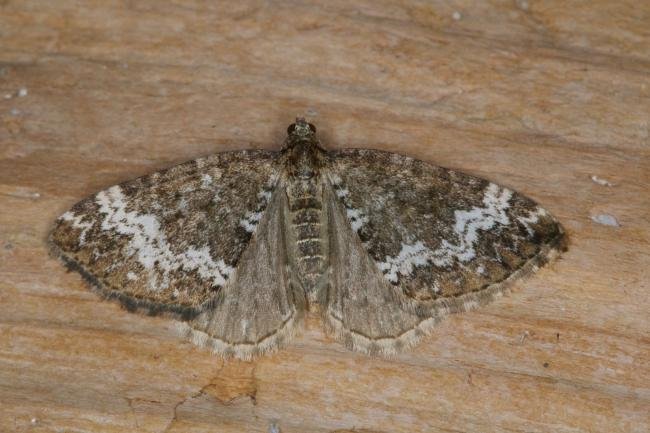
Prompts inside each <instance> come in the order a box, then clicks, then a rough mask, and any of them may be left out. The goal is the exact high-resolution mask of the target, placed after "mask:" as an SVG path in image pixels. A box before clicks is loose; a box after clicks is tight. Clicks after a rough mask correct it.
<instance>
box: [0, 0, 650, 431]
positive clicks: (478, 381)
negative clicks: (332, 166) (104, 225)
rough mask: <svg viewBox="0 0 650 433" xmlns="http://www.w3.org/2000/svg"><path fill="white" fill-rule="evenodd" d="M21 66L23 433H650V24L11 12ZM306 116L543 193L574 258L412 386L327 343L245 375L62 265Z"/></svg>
mask: <svg viewBox="0 0 650 433" xmlns="http://www.w3.org/2000/svg"><path fill="white" fill-rule="evenodd" d="M0 62H1V63H0V431H2V432H136V431H137V432H178V433H180V432H267V431H269V428H270V426H271V424H272V423H273V422H275V423H277V426H278V427H279V429H280V431H282V432H284V433H289V432H316V433H319V432H334V431H335V432H339V433H340V432H350V431H355V432H365V433H369V432H383V433H389V432H409V433H410V432H419V431H426V432H566V433H582V432H636V433H643V432H648V431H650V415H649V408H650V335H649V334H650V333H649V330H650V318H649V313H650V285H649V282H648V281H649V280H650V275H649V271H648V269H649V268H650V252H649V251H650V250H649V245H650V222H649V221H650V187H649V183H650V158H649V157H650V3H648V2H639V1H632V0H628V1H616V2H614V1H605V0H600V1H569V2H567V1H564V0H554V1H536V0H527V1H523V0H520V1H514V0H513V1H496V0H492V1H481V2H478V1H476V2H471V1H461V0H459V1H453V2H448V3H446V2H442V1H426V2H425V1H411V2H407V1H401V2H400V1H369V0H368V1H349V0H335V1H327V2H318V3H317V2H314V3H309V2H305V1H300V0H295V1H290V0H287V1H274V2H264V1H252V0H241V1H236V2H209V1H204V2H203V1H180V0H178V1H173V0H170V1H165V2H162V1H154V0H149V1H127V0H124V1H117V0H116V1H99V0H97V1H94V2H90V1H33V0H2V1H0ZM20 89H24V90H23V91H22V92H21V91H20ZM297 114H306V115H307V116H308V117H309V118H310V119H312V120H313V121H314V122H315V123H316V124H317V126H318V128H319V131H320V132H321V137H322V138H323V141H324V142H325V144H326V145H327V146H328V147H330V148H337V147H354V146H356V147H371V148H376V149H384V150H391V151H397V152H401V153H404V154H407V155H411V156H415V157H418V158H420V159H424V160H427V161H431V162H435V163H437V164H439V165H443V166H448V167H453V168H457V169H461V170H464V171H467V172H470V173H473V174H476V175H481V176H484V177H487V178H489V179H490V180H493V181H495V182H499V183H501V184H504V185H507V186H508V187H511V188H513V189H515V190H518V191H520V192H523V193H525V194H527V195H529V196H530V197H532V198H534V199H536V200H538V201H539V202H541V203H542V204H543V206H544V207H546V208H547V209H549V210H550V211H552V212H553V213H554V214H555V215H556V216H557V217H559V219H560V220H561V221H562V222H563V223H564V225H565V227H566V229H567V231H568V233H569V236H570V239H571V244H570V250H569V251H568V252H567V253H566V254H564V256H563V257H562V258H561V260H559V261H558V262H555V263H554V264H553V265H551V266H550V267H548V268H545V269H543V270H542V271H541V272H540V273H538V274H537V275H536V276H535V277H533V278H532V279H530V280H528V281H526V282H524V283H522V284H521V285H520V287H519V288H518V290H517V291H516V292H515V293H514V294H512V295H511V296H509V297H507V298H505V299H503V300H500V301H498V302H497V303H495V304H492V305H491V306H489V307H487V308H484V309H481V310H479V311H477V312H473V313H468V314H464V315H460V316H455V317H452V318H450V319H448V320H446V321H445V322H444V323H442V324H441V325H440V326H439V327H438V328H437V329H436V330H435V332H434V333H433V335H432V336H431V337H429V338H427V339H425V340H424V341H423V342H422V344H421V345H420V346H418V347H417V349H415V350H413V351H412V352H409V353H406V354H403V355H401V356H398V357H396V358H395V359H392V360H385V359H372V358H368V357H366V356H362V355H359V354H355V353H351V352H348V351H346V350H344V349H343V348H342V347H341V346H339V345H338V344H336V343H335V342H333V341H331V340H330V339H328V338H327V337H326V336H324V335H323V333H322V332H321V330H320V328H319V324H318V321H317V320H315V319H313V318H312V319H310V321H309V322H308V328H307V330H305V332H304V333H303V334H302V335H301V336H299V337H298V338H297V339H296V340H295V342H294V343H293V345H292V346H291V347H290V348H289V349H287V350H283V351H281V352H280V353H278V354H277V355H274V356H270V357H265V358H262V359H259V360H258V361H255V362H227V363H224V362H222V361H221V360H220V359H218V358H216V357H214V356H212V355H210V354H208V353H206V352H203V351H201V350H199V349H197V348H195V347H194V346H193V345H191V344H190V343H187V342H184V341H183V340H181V339H179V338H177V337H176V336H175V335H174V333H173V331H172V326H171V324H170V322H169V321H167V320H165V319H157V318H148V317H141V316H137V315H133V314H129V313H127V312H125V311H123V310H121V309H120V308H119V307H118V306H117V305H115V304H111V303H106V302H101V301H100V300H98V298H97V297H96V296H95V295H93V294H92V293H91V292H89V291H88V290H86V288H85V286H84V284H83V282H82V280H81V279H80V277H79V276H78V275H77V274H73V273H66V272H65V270H64V268H63V266H62V265H61V264H60V263H59V262H58V261H57V260H55V259H52V258H50V257H49V256H48V253H47V250H46V246H45V237H46V234H47V232H48V230H49V228H50V227H51V224H52V222H53V220H54V219H55V218H56V217H57V216H58V215H59V214H61V213H62V212H63V211H65V210H66V209H68V208H69V207H70V206H71V205H72V204H73V203H75V202H76V201H78V200H79V199H81V198H83V197H85V196H87V195H89V194H91V193H93V192H96V191H97V190H99V189H101V188H105V187H107V186H110V185H112V184H114V183H117V182H120V181H123V180H127V179H130V178H133V177H135V176H139V175H143V174H146V173H149V172H151V171H153V170H156V169H159V168H163V167H167V166H169V165H172V164H175V163H178V162H181V161H184V160H187V159H192V158H196V157H199V156H203V155H207V154H210V153H212V152H216V151H221V150H226V149H240V148H248V147H254V148H269V149H277V148H278V147H279V145H280V144H281V142H282V139H283V136H284V131H285V129H286V126H287V125H288V123H290V122H291V121H292V118H293V117H295V116H296V115H297ZM592 176H597V177H596V179H597V180H599V181H601V183H604V181H607V182H610V183H611V184H612V185H611V186H610V185H606V184H601V183H598V182H595V181H594V180H592ZM599 215H609V216H611V217H614V218H615V219H616V221H617V222H618V224H619V226H618V227H617V226H612V225H605V224H599V223H597V222H594V221H593V220H592V217H597V216H599ZM601 218H603V217H601Z"/></svg>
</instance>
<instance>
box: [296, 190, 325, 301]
mask: <svg viewBox="0 0 650 433" xmlns="http://www.w3.org/2000/svg"><path fill="white" fill-rule="evenodd" d="M287 192H288V194H289V210H290V217H291V226H292V230H293V233H294V239H295V243H296V245H295V249H294V251H295V259H296V263H295V267H296V268H297V269H295V271H297V272H298V273H299V279H300V280H301V281H302V283H303V285H304V288H305V290H306V292H307V297H308V299H309V300H310V301H311V302H314V301H316V299H315V296H316V293H315V291H316V288H317V287H316V285H317V283H318V281H319V279H320V277H321V275H322V274H323V272H324V271H325V268H326V252H325V249H324V245H323V240H322V218H321V217H322V213H323V200H322V199H323V193H322V188H321V185H320V182H318V179H316V178H311V179H306V180H302V179H295V180H294V181H293V182H291V185H290V186H289V188H288V191H287Z"/></svg>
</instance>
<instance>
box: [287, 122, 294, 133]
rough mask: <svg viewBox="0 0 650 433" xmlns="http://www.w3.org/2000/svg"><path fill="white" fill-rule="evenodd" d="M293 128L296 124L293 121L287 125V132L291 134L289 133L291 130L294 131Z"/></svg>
mask: <svg viewBox="0 0 650 433" xmlns="http://www.w3.org/2000/svg"><path fill="white" fill-rule="evenodd" d="M295 130H296V124H295V123H292V124H291V125H289V127H288V128H287V134H289V135H291V134H292V133H293V131H295Z"/></svg>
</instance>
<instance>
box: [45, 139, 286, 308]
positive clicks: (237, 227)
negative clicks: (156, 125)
mask: <svg viewBox="0 0 650 433" xmlns="http://www.w3.org/2000/svg"><path fill="white" fill-rule="evenodd" d="M277 170H278V168H277V165H276V153H274V152H267V151H238V152H226V153H221V154H217V155H213V156H209V157H206V158H201V159H197V160H193V161H189V162H187V163H184V164H180V165H177V166H175V167H172V168H169V169H167V170H163V171H160V172H156V173H153V174H151V175H148V176H144V177H141V178H138V179H135V180H133V181H129V182H125V183H122V184H120V185H115V186H113V187H110V188H108V189H106V190H104V191H101V192H99V193H97V194H95V195H93V196H91V197H89V198H87V199H85V200H83V201H81V202H79V203H77V204H76V205H75V206H73V207H72V209H70V210H69V211H68V212H66V213H64V214H63V215H62V216H61V217H59V219H58V220H57V222H56V225H55V227H54V229H53V231H52V232H51V234H50V243H51V245H52V247H53V250H54V252H55V253H56V254H58V255H60V256H61V257H62V258H63V259H64V260H65V262H66V263H67V264H68V265H69V266H70V267H71V268H74V269H76V270H78V271H80V272H81V273H82V274H83V275H84V276H85V277H86V278H87V279H88V280H89V281H90V282H91V284H92V285H93V286H94V287H95V288H96V289H97V290H98V291H99V292H100V293H101V294H102V295H104V296H106V297H109V298H116V299H118V300H119V301H120V302H122V304H123V305H125V306H126V307H127V308H129V309H131V310H142V311H145V312H147V313H149V314H158V313H161V312H166V313H170V314H172V315H173V314H176V315H178V316H180V317H183V318H189V317H192V316H194V315H196V314H198V312H199V310H200V308H201V306H202V305H205V304H206V303H207V302H208V301H210V300H211V299H213V298H214V297H215V295H216V294H217V293H218V292H219V290H220V289H221V288H222V287H223V286H224V285H225V284H226V282H227V281H228V279H229V278H230V276H231V275H232V274H233V272H234V270H235V268H236V267H237V263H238V261H239V259H240V257H241V255H242V252H243V251H244V249H245V248H246V246H247V245H248V243H249V241H250V239H251V236H252V234H253V233H254V232H255V230H256V227H257V224H258V222H259V221H260V219H261V218H262V216H263V214H264V211H265V209H266V207H267V205H268V203H269V200H270V197H271V195H272V192H273V190H274V188H275V184H276V182H277V179H278V172H277Z"/></svg>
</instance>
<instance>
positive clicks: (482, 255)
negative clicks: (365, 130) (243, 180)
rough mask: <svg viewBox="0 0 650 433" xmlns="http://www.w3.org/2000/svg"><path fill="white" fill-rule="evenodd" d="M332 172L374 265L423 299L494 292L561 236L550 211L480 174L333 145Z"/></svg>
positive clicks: (441, 301)
mask: <svg viewBox="0 0 650 433" xmlns="http://www.w3.org/2000/svg"><path fill="white" fill-rule="evenodd" d="M328 172H329V178H330V181H331V183H332V185H333V186H334V188H335V192H336V194H337V196H338V198H339V200H340V201H341V203H343V205H344V206H345V208H346V213H347V217H348V221H349V224H350V225H351V227H352V228H353V229H354V231H356V233H357V234H358V236H359V238H360V240H361V241H362V243H363V246H364V248H365V250H366V251H367V252H368V254H369V255H370V257H371V258H372V259H373V260H374V262H375V264H376V266H377V268H378V269H380V270H381V271H382V273H383V275H384V278H385V279H386V280H387V281H388V282H390V283H391V284H392V285H393V286H394V288H395V289H396V290H397V291H398V292H400V293H402V294H404V295H405V296H406V298H407V299H408V300H410V301H413V302H414V303H415V304H416V305H417V306H419V307H422V306H425V305H429V304H434V303H436V302H437V304H438V305H444V306H445V308H451V309H452V310H463V309H467V308H468V307H469V304H472V303H476V301H487V300H490V299H491V298H492V297H493V296H494V295H496V294H498V292H499V291H500V290H501V289H502V288H503V287H504V286H505V285H506V284H507V283H509V282H510V281H512V280H513V279H514V278H516V277H518V276H520V275H523V274H525V273H527V272H529V271H531V270H534V269H536V267H537V266H539V265H541V264H543V263H544V262H545V261H546V259H547V258H548V257H549V256H550V255H552V254H553V253H554V251H556V249H557V247H558V246H559V245H560V244H561V241H562V237H563V231H562V228H561V227H560V225H559V224H558V223H557V221H556V220H555V219H554V218H553V217H552V216H551V215H550V214H549V213H548V212H547V211H546V210H544V209H543V208H541V207H539V206H538V205H537V204H536V203H535V202H533V201H532V200H530V199H528V198H526V197H524V196H522V195H520V194H517V193H515V192H513V191H511V190H509V189H507V188H503V187H500V186H498V185H496V184H493V183H491V182H489V181H487V180H484V179H480V178H477V177H473V176H469V175H466V174H463V173H459V172H456V171H453V170H448V169H445V168H441V167H437V166H433V165H430V164H427V163H425V162H422V161H418V160H415V159H412V158H408V157H405V156H401V155H397V154H393V153H387V152H380V151H373V150H358V149H348V150H343V151H339V152H332V153H331V164H330V166H329V168H328ZM455 300H462V303H463V304H464V306H463V305H458V303H456V302H454V301H455ZM468 303H469V304H468ZM450 306H451V307H450Z"/></svg>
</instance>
